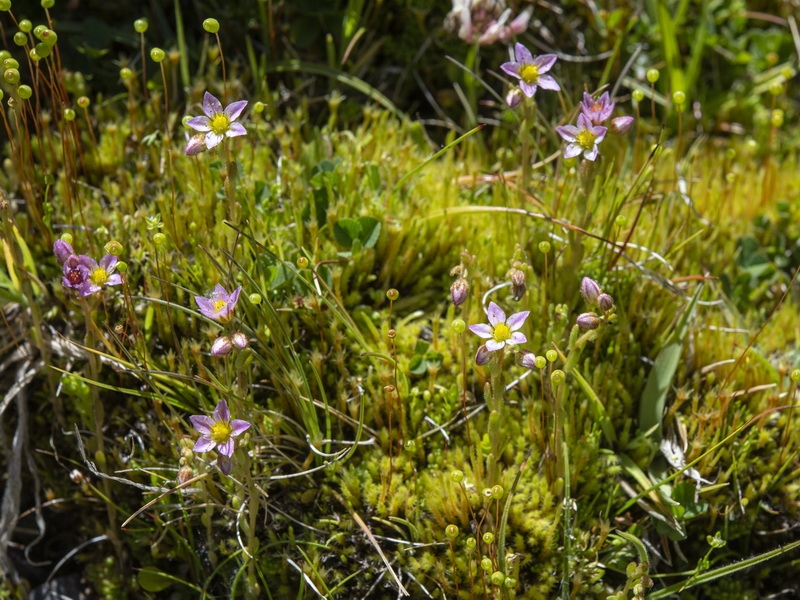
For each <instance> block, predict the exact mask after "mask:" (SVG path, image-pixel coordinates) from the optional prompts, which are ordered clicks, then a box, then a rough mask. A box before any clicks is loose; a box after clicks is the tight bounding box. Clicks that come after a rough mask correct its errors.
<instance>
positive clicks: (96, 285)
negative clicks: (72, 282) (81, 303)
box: [64, 254, 122, 298]
mask: <svg viewBox="0 0 800 600" xmlns="http://www.w3.org/2000/svg"><path fill="white" fill-rule="evenodd" d="M77 258H78V260H79V263H78V268H79V269H80V267H81V266H82V267H83V268H84V269H85V270H86V273H87V275H86V278H85V280H84V282H83V285H82V286H81V288H80V290H81V291H80V294H78V296H80V297H81V298H83V297H85V296H88V295H90V294H94V293H95V292H99V291H100V290H102V289H103V287H105V286H107V285H120V284H121V283H122V277H121V276H120V274H119V273H114V270H115V269H116V268H117V263H119V258H117V257H116V256H114V255H113V254H106V255H105V256H104V257H103V258H101V259H100V262H99V263H98V262H97V261H96V260H95V259H93V258H92V257H91V256H85V255H83V254H81V255H78V257H77ZM73 260H74V258H73V257H70V258H69V259H67V262H65V263H64V272H65V275H66V269H67V266H68V265H69V264H70V263H71V262H72V261H73ZM73 287H74V286H73Z"/></svg>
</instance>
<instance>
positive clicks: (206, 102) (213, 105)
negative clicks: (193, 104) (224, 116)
mask: <svg viewBox="0 0 800 600" xmlns="http://www.w3.org/2000/svg"><path fill="white" fill-rule="evenodd" d="M203 112H204V113H206V116H207V117H209V118H213V117H214V115H218V114H219V113H221V112H222V102H220V101H219V100H217V98H216V97H215V96H212V95H211V94H210V93H209V92H206V93H205V94H203Z"/></svg>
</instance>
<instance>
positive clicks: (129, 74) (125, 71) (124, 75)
mask: <svg viewBox="0 0 800 600" xmlns="http://www.w3.org/2000/svg"><path fill="white" fill-rule="evenodd" d="M119 77H120V79H122V80H123V81H127V80H128V79H132V78H133V71H131V70H130V69H129V68H128V67H122V68H121V69H120V70H119Z"/></svg>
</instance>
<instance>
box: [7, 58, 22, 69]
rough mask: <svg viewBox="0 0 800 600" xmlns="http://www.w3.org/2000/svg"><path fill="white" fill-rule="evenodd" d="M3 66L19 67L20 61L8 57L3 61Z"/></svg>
mask: <svg viewBox="0 0 800 600" xmlns="http://www.w3.org/2000/svg"><path fill="white" fill-rule="evenodd" d="M3 68H5V69H19V63H18V62H17V61H16V60H15V59H13V58H10V57H9V58H6V59H5V60H4V61H3Z"/></svg>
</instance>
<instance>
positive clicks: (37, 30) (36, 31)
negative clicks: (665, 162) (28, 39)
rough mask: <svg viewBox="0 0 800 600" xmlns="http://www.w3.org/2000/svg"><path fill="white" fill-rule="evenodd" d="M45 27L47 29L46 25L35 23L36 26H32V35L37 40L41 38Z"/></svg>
mask: <svg viewBox="0 0 800 600" xmlns="http://www.w3.org/2000/svg"><path fill="white" fill-rule="evenodd" d="M45 29H47V27H46V26H44V25H37V26H36V27H34V28H33V35H34V37H35V38H36V39H37V40H41V39H42V34H43V33H44V30H45Z"/></svg>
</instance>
